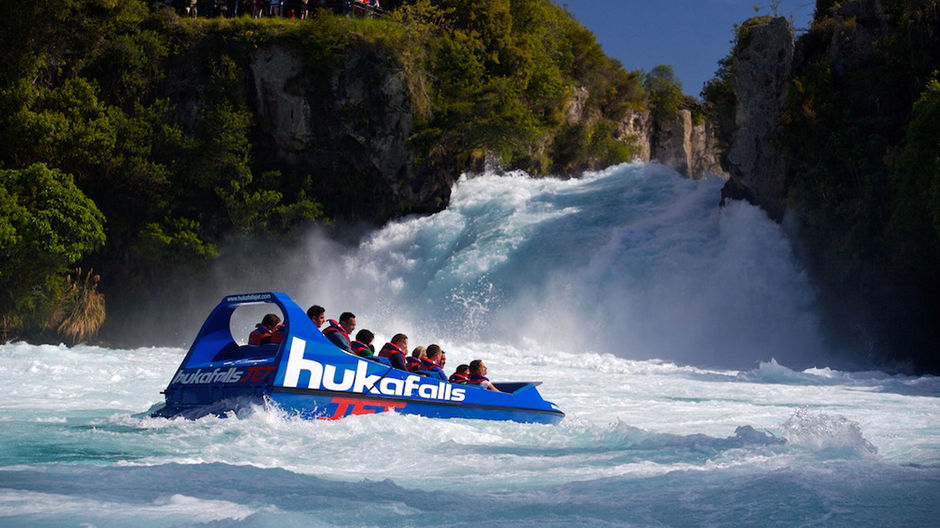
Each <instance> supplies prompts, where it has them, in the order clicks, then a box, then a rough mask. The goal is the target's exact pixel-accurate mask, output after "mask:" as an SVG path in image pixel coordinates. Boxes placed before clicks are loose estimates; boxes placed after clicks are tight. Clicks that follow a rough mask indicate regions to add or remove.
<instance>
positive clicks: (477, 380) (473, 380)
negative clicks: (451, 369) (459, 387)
mask: <svg viewBox="0 0 940 528" xmlns="http://www.w3.org/2000/svg"><path fill="white" fill-rule="evenodd" d="M484 381H490V378H487V377H486V376H481V375H479V374H470V379H469V380H467V383H469V384H470V385H479V384H481V383H483V382H484Z"/></svg>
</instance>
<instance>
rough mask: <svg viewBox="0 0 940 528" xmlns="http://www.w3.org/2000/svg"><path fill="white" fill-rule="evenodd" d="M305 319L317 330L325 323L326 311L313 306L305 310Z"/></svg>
mask: <svg viewBox="0 0 940 528" xmlns="http://www.w3.org/2000/svg"><path fill="white" fill-rule="evenodd" d="M307 317H309V318H310V320H311V321H312V322H313V326H315V327H317V329H318V330H319V329H320V327H321V326H323V323H324V322H325V321H326V309H325V308H323V307H322V306H319V305H316V304H314V305H313V306H311V307H310V308H307Z"/></svg>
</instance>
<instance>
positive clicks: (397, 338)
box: [392, 334, 408, 350]
mask: <svg viewBox="0 0 940 528" xmlns="http://www.w3.org/2000/svg"><path fill="white" fill-rule="evenodd" d="M392 344H393V345H395V346H397V347H398V348H403V349H405V350H407V349H408V336H406V335H405V334H395V335H394V336H393V337H392Z"/></svg>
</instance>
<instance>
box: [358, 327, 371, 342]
mask: <svg viewBox="0 0 940 528" xmlns="http://www.w3.org/2000/svg"><path fill="white" fill-rule="evenodd" d="M373 339H375V334H373V333H372V332H370V331H368V330H366V329H365V328H363V329H362V330H360V331H358V332H356V341H359V342H360V343H363V344H366V345H368V344H371V343H372V340H373Z"/></svg>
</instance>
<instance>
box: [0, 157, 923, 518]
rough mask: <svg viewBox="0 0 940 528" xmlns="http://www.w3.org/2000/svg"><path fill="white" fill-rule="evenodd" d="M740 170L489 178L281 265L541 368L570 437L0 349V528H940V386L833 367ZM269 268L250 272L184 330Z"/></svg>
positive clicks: (499, 370)
mask: <svg viewBox="0 0 940 528" xmlns="http://www.w3.org/2000/svg"><path fill="white" fill-rule="evenodd" d="M720 185H721V182H718V181H703V182H695V181H689V180H684V179H681V178H679V177H678V176H677V175H676V174H675V173H673V172H672V171H669V170H668V169H665V168H663V167H660V166H657V165H640V164H633V165H623V166H619V167H614V168H611V169H608V170H607V171H603V172H599V173H593V174H587V175H585V177H584V178H581V179H577V180H566V181H560V180H552V179H538V180H537V179H530V178H527V177H524V176H521V175H509V176H496V175H484V176H479V177H476V178H469V179H462V180H461V181H460V182H459V183H458V184H457V186H456V187H455V189H454V195H453V200H452V204H451V206H450V207H449V208H448V209H447V210H445V211H443V212H441V213H439V214H437V215H432V216H428V217H420V218H418V217H416V218H407V219H403V220H400V221H397V222H394V223H392V224H389V225H387V226H385V227H384V228H382V229H381V230H378V231H375V232H373V233H368V234H366V235H365V236H364V237H363V238H362V239H361V241H360V242H359V243H358V244H357V245H354V246H353V247H348V246H343V245H341V244H337V243H335V242H332V241H330V240H329V239H327V238H325V237H324V236H323V235H322V234H320V233H311V235H310V237H309V238H308V240H307V241H306V242H305V243H304V244H301V245H300V246H299V247H297V248H296V251H295V255H294V256H293V257H292V258H291V259H289V263H288V264H289V265H285V264H284V263H283V262H281V263H271V264H270V265H269V266H268V267H263V269H265V270H267V271H268V272H272V270H273V275H276V276H277V277H278V278H279V280H282V281H285V282H289V284H290V285H292V286H290V287H281V286H279V285H277V284H276V285H275V286H277V287H278V288H279V289H283V290H284V291H287V292H288V293H289V294H290V295H291V296H292V297H293V298H294V299H295V300H297V302H298V303H299V304H301V305H302V306H303V307H306V306H307V305H308V304H310V303H314V302H316V303H318V304H322V305H324V306H326V307H327V310H328V314H329V315H330V316H331V317H335V316H336V315H338V312H339V311H345V310H350V311H353V312H355V313H356V315H357V318H358V321H359V327H360V328H370V329H372V330H373V331H375V332H376V334H377V335H378V338H377V339H378V340H379V341H380V343H379V344H381V343H382V342H384V340H385V339H388V337H389V336H390V335H392V334H393V333H396V332H399V331H401V332H406V333H408V334H409V336H410V337H411V343H412V345H415V344H428V343H431V342H438V343H440V344H442V345H443V347H444V349H445V350H446V351H447V358H448V361H447V367H446V370H447V371H448V372H450V371H451V370H452V368H453V367H455V366H456V365H457V364H459V363H467V362H469V361H470V360H471V359H476V358H482V359H485V360H486V363H487V365H488V366H489V370H490V377H491V378H493V379H496V380H497V381H499V380H504V381H512V380H541V381H543V384H542V385H541V386H540V387H539V389H540V391H541V392H542V394H543V395H544V396H545V397H546V398H547V399H549V400H551V401H554V402H555V403H557V404H558V405H559V406H560V407H561V408H562V409H563V410H564V411H565V413H566V415H567V416H566V418H565V419H564V420H563V421H562V422H561V424H559V425H555V426H546V425H531V424H516V423H504V422H486V421H477V420H433V419H426V418H421V417H416V416H400V415H395V414H386V415H370V416H354V417H350V418H347V419H344V420H340V421H314V422H310V421H303V420H299V419H296V418H294V417H292V416H288V415H285V414H284V413H282V412H281V411H279V410H278V409H276V408H261V407H259V408H257V409H254V410H253V412H249V413H246V414H245V415H243V416H239V417H230V418H216V417H207V418H203V419H200V420H196V421H188V420H181V419H179V420H166V419H154V418H150V417H149V416H148V412H147V411H148V410H149V409H151V408H152V407H153V406H154V405H155V404H158V403H159V402H160V401H161V395H160V391H161V390H162V389H163V388H164V387H165V386H166V384H167V382H168V381H169V380H170V378H171V377H172V375H173V373H174V372H175V370H176V368H177V366H178V364H179V362H180V361H181V360H182V358H183V356H184V355H185V353H186V350H185V348H175V347H174V348H156V347H144V348H136V349H130V350H124V349H114V348H103V347H94V346H85V345H80V346H76V347H73V348H67V347H64V346H35V345H27V344H23V343H8V344H2V345H0V377H2V379H3V380H5V383H4V385H5V387H4V389H5V390H3V391H0V526H4V527H6V526H50V527H60V526H135V527H140V528H144V527H150V526H160V527H163V526H167V527H170V526H232V525H235V526H276V527H279V528H283V527H291V526H298V527H300V526H304V527H306V526H349V525H352V526H390V525H391V526H441V525H448V526H479V525H481V523H482V524H490V525H495V526H571V525H575V526H581V525H590V526H853V527H854V526H872V527H882V526H903V527H917V526H924V527H927V526H937V519H938V518H940V506H938V505H940V420H938V418H940V399H938V396H940V379H938V378H936V377H930V376H924V377H908V376H898V375H888V374H885V373H882V372H878V371H873V370H859V369H853V370H849V369H846V368H843V367H841V365H842V363H839V364H840V368H838V369H837V368H835V367H834V365H836V364H837V362H840V361H841V360H838V358H840V357H843V358H844V357H845V351H839V350H833V349H832V348H831V345H827V343H826V342H825V340H824V339H823V338H822V337H821V335H820V332H819V329H818V328H817V325H818V320H817V316H816V314H815V305H814V297H813V288H812V285H811V284H810V283H809V281H808V279H807V277H806V275H805V273H804V272H803V271H802V270H801V268H800V266H799V265H798V263H797V262H796V260H795V259H794V257H793V251H792V249H791V247H790V244H789V242H788V240H787V237H786V234H785V233H784V231H783V230H782V229H781V228H780V227H779V226H777V225H775V224H773V223H772V222H770V221H769V220H767V218H766V217H765V216H764V215H763V214H762V213H761V212H760V211H759V210H757V209H755V208H753V207H750V206H747V205H744V204H735V205H733V206H731V207H728V208H725V209H718V208H717V207H716V203H717V201H718V193H719V189H720ZM298 269H301V270H303V271H304V273H296V270H298ZM290 270H293V272H294V273H293V274H291V271H290ZM220 275H221V276H225V273H222V272H221V271H220ZM288 279H289V280H288ZM211 282H212V281H207V283H211ZM275 282H277V281H275ZM263 283H264V281H263V277H259V276H258V273H256V272H255V271H253V270H252V269H248V271H247V272H246V273H242V274H241V275H238V276H237V277H236V276H235V275H231V276H230V279H229V282H228V283H227V284H225V285H223V286H224V287H226V288H227V289H226V290H225V291H223V292H222V293H221V294H219V295H216V294H215V293H216V292H211V293H204V294H201V296H204V297H205V298H204V299H203V300H202V306H201V310H202V313H201V314H200V315H193V316H192V317H193V318H195V321H194V323H193V324H194V326H195V327H194V328H192V329H190V328H183V329H181V330H180V329H179V328H176V329H177V330H178V331H181V332H182V333H186V332H191V334H190V335H191V336H194V335H195V331H196V329H197V328H198V325H199V323H201V320H202V318H203V317H205V316H206V315H208V312H209V311H210V310H211V308H212V307H213V306H214V305H215V304H216V303H217V302H218V301H219V299H220V297H221V295H222V294H225V293H236V292H239V291H251V290H263V289H266V288H264V287H263V286H262V284H263ZM213 287H216V286H215V285H210V286H207V287H206V289H207V290H211V289H212V288H213ZM196 297H199V296H196ZM241 311H242V310H239V312H236V316H237V317H236V318H235V319H233V331H234V332H235V333H236V334H238V335H243V334H244V335H247V331H248V330H250V328H251V325H252V323H253V322H254V321H255V320H256V317H257V314H256V313H250V311H247V310H246V313H245V314H240V312H241ZM160 323H161V321H159V320H158V321H155V323H154V324H155V325H156V326H157V327H159V325H160ZM175 326H176V327H178V326H179V325H175ZM190 338H191V337H190Z"/></svg>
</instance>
